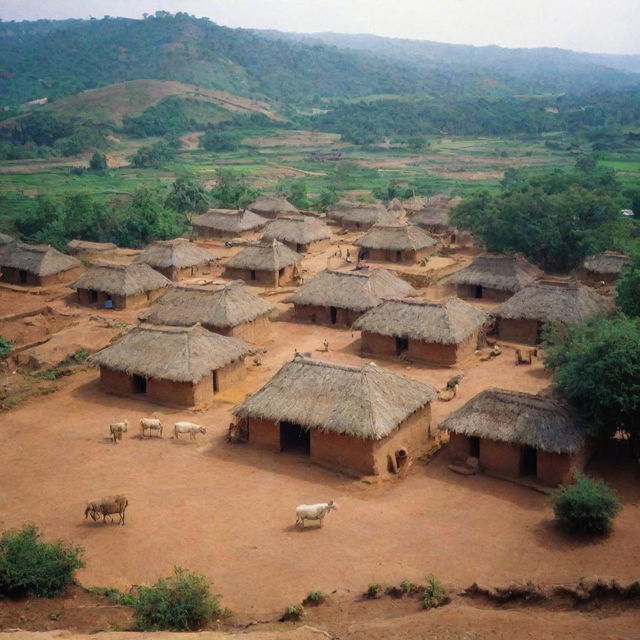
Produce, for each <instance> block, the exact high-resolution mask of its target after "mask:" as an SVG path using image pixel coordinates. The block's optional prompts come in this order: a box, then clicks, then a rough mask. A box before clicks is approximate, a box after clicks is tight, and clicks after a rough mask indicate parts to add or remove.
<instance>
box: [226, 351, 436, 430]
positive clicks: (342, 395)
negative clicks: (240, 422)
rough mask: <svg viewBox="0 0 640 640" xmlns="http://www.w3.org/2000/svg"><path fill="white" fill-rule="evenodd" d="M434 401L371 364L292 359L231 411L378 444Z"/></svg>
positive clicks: (425, 387) (430, 393)
mask: <svg viewBox="0 0 640 640" xmlns="http://www.w3.org/2000/svg"><path fill="white" fill-rule="evenodd" d="M435 398H436V391H435V389H434V388H433V387H432V386H431V385H429V384H425V383H423V382H418V381H417V380H411V379H409V378H405V377H404V376H401V375H399V374H397V373H392V372H391V371H388V370H386V369H383V368H382V367H378V366H376V365H375V364H373V363H371V364H367V365H365V366H364V367H347V366H344V365H337V364H332V363H329V362H321V361H318V360H308V359H305V358H300V357H296V358H294V359H293V360H292V361H291V362H288V363H286V364H285V365H284V366H283V367H282V368H281V369H280V371H278V373H276V374H275V375H274V376H273V378H271V380H269V382H267V384H265V385H264V386H263V387H262V388H261V389H259V390H258V391H257V392H256V393H254V394H252V395H250V396H249V397H248V398H247V399H246V400H245V401H244V402H243V403H242V404H241V405H239V406H237V407H235V408H234V409H233V413H234V414H235V415H237V416H239V417H241V418H247V417H252V418H259V419H264V420H277V421H287V422H293V423H295V424H299V425H301V426H303V427H307V428H309V429H320V430H322V431H332V432H333V433H339V434H341V435H347V436H354V437H357V438H365V439H368V440H382V439H383V438H385V437H386V436H388V435H389V434H390V433H392V432H393V431H394V430H395V429H396V427H398V426H399V425H400V424H401V423H402V422H403V421H404V420H406V418H408V417H409V416H410V415H411V414H412V413H414V412H415V411H417V410H418V409H421V408H422V407H424V406H425V405H427V404H428V403H429V402H432V401H433V400H435Z"/></svg>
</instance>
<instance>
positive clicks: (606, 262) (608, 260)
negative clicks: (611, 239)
mask: <svg viewBox="0 0 640 640" xmlns="http://www.w3.org/2000/svg"><path fill="white" fill-rule="evenodd" d="M630 263H631V258H630V257H629V256H625V255H624V254H623V253H616V252H614V251H605V252H604V253H599V254H598V255H596V256H589V257H588V258H585V259H584V263H583V264H584V268H585V269H586V270H587V271H593V272H594V273H602V274H612V275H614V274H618V273H620V272H621V271H622V270H623V269H624V268H625V267H626V266H627V265H628V264H630Z"/></svg>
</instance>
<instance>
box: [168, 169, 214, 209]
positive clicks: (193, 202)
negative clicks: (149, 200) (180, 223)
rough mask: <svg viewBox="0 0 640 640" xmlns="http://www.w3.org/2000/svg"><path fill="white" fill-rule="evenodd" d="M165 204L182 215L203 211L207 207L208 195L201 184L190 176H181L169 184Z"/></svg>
mask: <svg viewBox="0 0 640 640" xmlns="http://www.w3.org/2000/svg"><path fill="white" fill-rule="evenodd" d="M165 205H166V206H167V207H169V208H170V209H175V210H176V211H177V212H178V213H182V214H184V215H186V214H189V213H204V212H205V211H207V209H208V208H209V196H208V195H207V192H206V191H205V189H204V187H203V186H202V185H201V184H199V183H198V182H196V181H195V180H193V179H192V178H188V177H186V176H182V177H180V178H177V179H176V180H175V182H174V183H173V184H172V185H171V191H170V192H169V195H168V196H167V198H166V200H165Z"/></svg>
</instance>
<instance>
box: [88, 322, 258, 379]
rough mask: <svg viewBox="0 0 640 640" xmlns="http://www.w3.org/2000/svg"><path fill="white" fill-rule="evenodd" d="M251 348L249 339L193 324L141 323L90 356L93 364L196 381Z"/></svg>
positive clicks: (159, 376) (148, 376)
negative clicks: (213, 331)
mask: <svg viewBox="0 0 640 640" xmlns="http://www.w3.org/2000/svg"><path fill="white" fill-rule="evenodd" d="M249 351H250V347H249V345H248V344H247V343H246V342H243V341H242V340H238V339H237V338H228V337H226V336H221V335H219V334H217V333H211V331H207V330H206V329H203V328H202V327H201V326H199V325H195V326H193V327H156V326H153V325H141V326H139V327H136V328H135V329H132V330H131V331H130V332H129V333H127V334H126V335H125V336H123V337H122V338H120V340H118V341H117V342H116V343H114V344H112V345H111V346H108V347H106V348H105V349H102V351H98V353H95V354H94V355H92V356H91V358H90V361H91V363H92V364H96V365H99V366H104V367H107V368H108V369H113V370H115V371H123V372H124V373H126V374H128V375H138V376H144V377H146V378H156V379H159V380H171V381H173V382H192V383H197V382H199V381H200V380H202V378H204V377H205V376H208V375H211V372H212V371H214V370H216V369H220V368H221V367H224V366H226V365H228V364H229V363H231V362H233V361H234V360H238V359H239V358H243V357H244V356H246V355H247V354H248V353H249Z"/></svg>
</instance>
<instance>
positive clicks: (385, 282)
mask: <svg viewBox="0 0 640 640" xmlns="http://www.w3.org/2000/svg"><path fill="white" fill-rule="evenodd" d="M413 292H414V289H413V287H412V286H411V285H410V284H409V283H407V282H405V281H404V280H402V279H401V278H398V276H396V275H394V274H393V273H391V272H389V271H387V270H385V269H371V270H362V271H331V270H328V271H323V272H321V273H319V274H318V275H317V276H315V277H314V278H312V279H311V280H309V282H306V283H305V284H303V285H302V286H301V287H300V288H299V289H298V290H297V291H296V292H295V293H294V294H293V295H291V296H289V297H288V298H285V299H284V302H292V303H293V304H298V305H312V306H318V307H336V308H338V309H350V310H352V311H367V310H368V309H371V308H372V307H375V306H376V305H378V304H380V303H381V302H382V301H383V300H385V299H387V298H402V297H404V296H408V295H409V294H410V293H413Z"/></svg>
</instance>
